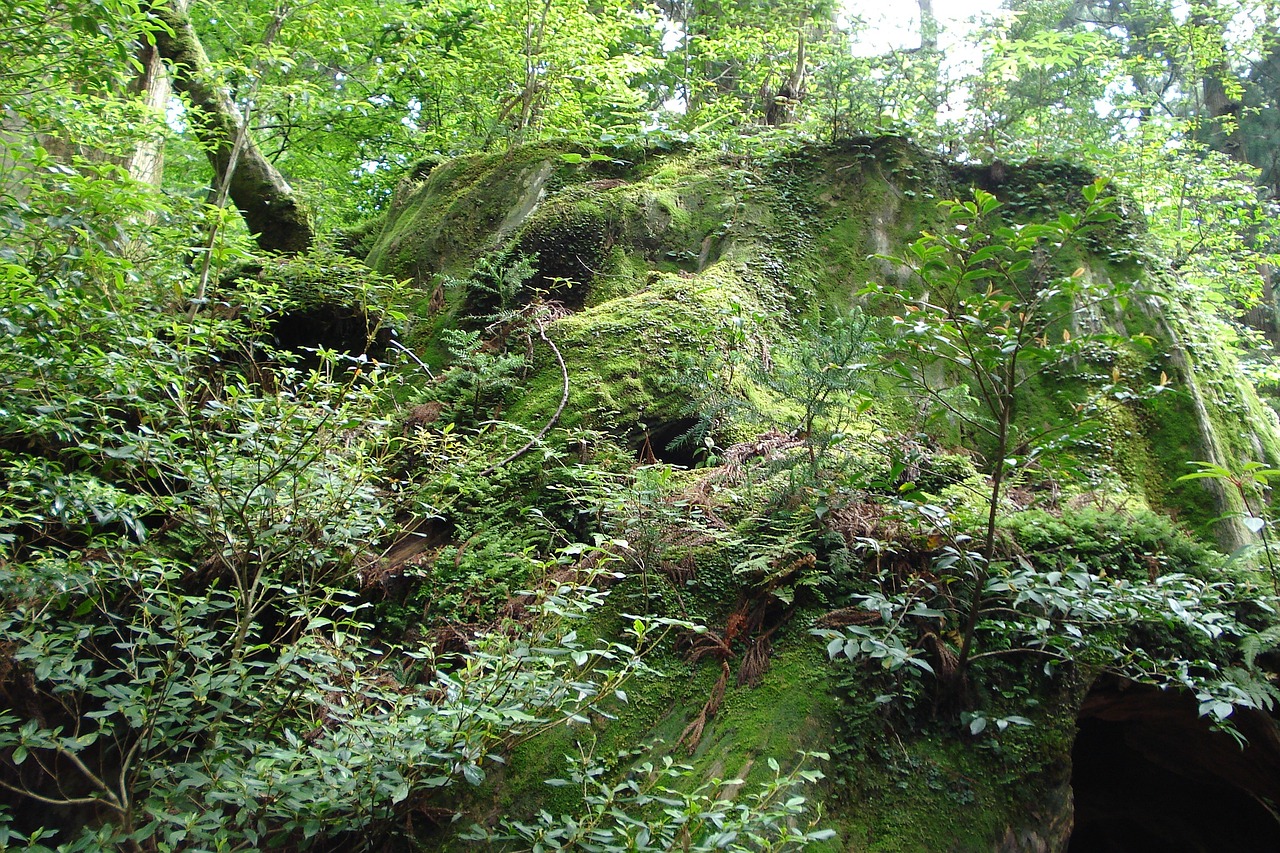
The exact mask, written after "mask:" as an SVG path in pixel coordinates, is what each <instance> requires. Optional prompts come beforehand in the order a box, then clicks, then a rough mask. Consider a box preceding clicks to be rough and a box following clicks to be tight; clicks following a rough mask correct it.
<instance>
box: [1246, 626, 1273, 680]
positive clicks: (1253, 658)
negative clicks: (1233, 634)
mask: <svg viewBox="0 0 1280 853" xmlns="http://www.w3.org/2000/svg"><path fill="white" fill-rule="evenodd" d="M1276 648H1280V625H1272V626H1271V627H1270V628H1267V629H1266V630H1265V631H1259V632H1258V633H1256V634H1246V635H1245V637H1244V639H1243V640H1241V641H1240V651H1241V653H1242V654H1243V655H1244V665H1245V666H1246V667H1248V668H1249V669H1250V670H1254V669H1257V664H1256V662H1257V660H1258V655H1260V654H1264V653H1266V652H1269V651H1272V650H1274V649H1276Z"/></svg>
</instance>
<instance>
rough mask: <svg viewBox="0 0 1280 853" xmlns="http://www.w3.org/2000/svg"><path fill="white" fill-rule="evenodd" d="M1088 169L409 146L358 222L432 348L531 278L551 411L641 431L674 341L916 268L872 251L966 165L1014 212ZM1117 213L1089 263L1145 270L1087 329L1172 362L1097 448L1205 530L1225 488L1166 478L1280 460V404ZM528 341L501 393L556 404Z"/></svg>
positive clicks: (849, 296) (1225, 527) (817, 155)
mask: <svg viewBox="0 0 1280 853" xmlns="http://www.w3.org/2000/svg"><path fill="white" fill-rule="evenodd" d="M1092 179H1093V178H1092V176H1091V175H1089V174H1087V173H1085V172H1083V171H1082V170H1080V169H1077V168H1073V167H1070V166H1066V165H1064V164H1058V163H1029V164H1025V165H1023V166H1009V165H1007V164H997V165H996V166H994V167H974V166H968V165H959V164H949V163H945V162H942V161H940V160H938V159H936V158H934V157H932V156H930V155H927V154H925V153H924V152H922V151H919V150H918V149H915V148H914V147H912V146H911V145H909V144H907V143H906V142H904V141H902V140H900V139H897V138H892V137H887V138H876V139H863V140H855V141H850V142H848V143H845V144H843V145H840V146H836V147H828V148H816V147H815V148H807V149H800V150H795V151H789V152H787V153H785V154H782V155H779V156H777V157H776V158H773V159H769V158H764V159H762V160H761V161H757V162H752V163H747V162H737V161H729V160H719V159H717V158H715V157H710V156H705V155H702V156H691V155H669V156H665V157H657V158H652V159H649V160H646V161H644V162H639V163H633V162H623V161H618V160H612V159H606V160H592V159H588V158H584V157H583V156H582V155H578V154H573V153H570V154H565V153H562V152H557V151H554V150H548V149H521V150H517V151H516V152H513V153H512V154H510V155H493V156H476V157H468V158H461V159H458V160H453V161H448V162H445V163H442V164H440V165H438V166H435V167H434V168H432V167H431V166H430V165H429V164H428V165H424V166H421V167H419V168H418V169H417V170H415V171H414V172H413V173H412V174H411V175H410V176H409V177H407V178H406V179H405V180H404V181H403V183H402V184H401V186H400V188H399V190H398V191H397V193H396V197H395V200H394V202H393V204H392V207H391V210H390V212H389V214H388V215H387V217H386V218H385V220H384V221H382V222H380V223H378V226H377V227H376V228H375V229H374V230H373V232H372V233H371V234H370V235H369V236H368V237H367V238H366V239H368V240H370V241H371V243H372V249H371V251H370V252H369V255H368V262H369V263H370V265H372V266H374V267H375V268H377V269H379V270H381V271H384V272H389V273H392V274H395V275H397V276H399V277H402V278H412V279H414V280H415V281H416V282H418V283H419V285H420V286H421V288H422V292H423V294H424V295H427V296H433V297H434V299H433V300H424V303H423V305H422V307H423V308H424V309H425V310H424V314H425V316H424V317H423V318H422V320H423V330H422V335H421V337H422V341H423V342H424V343H425V345H426V347H427V348H428V351H431V348H432V347H433V346H434V343H433V342H434V340H435V336H434V332H435V331H436V330H438V329H440V328H444V327H447V326H448V325H450V324H454V323H457V322H458V321H459V320H460V319H461V318H462V317H464V316H466V315H468V314H477V313H482V312H484V311H486V310H494V309H496V308H498V307H499V306H498V301H499V299H500V298H501V299H505V307H509V308H510V307H514V306H517V305H520V304H526V303H527V302H528V301H529V300H531V299H533V298H541V299H547V300H553V301H556V302H558V303H561V304H563V305H564V306H566V307H567V308H568V309H569V311H570V313H569V314H568V315H567V316H563V317H560V318H559V319H556V320H555V321H554V322H552V323H550V325H549V327H548V330H549V331H548V333H549V335H550V336H551V338H552V339H553V340H555V341H558V342H560V343H561V344H562V346H561V351H562V352H563V353H564V356H565V359H566V361H567V363H568V365H569V369H570V371H569V372H570V375H571V377H572V382H571V388H570V405H569V406H568V407H567V410H566V412H565V414H564V416H563V421H562V422H563V423H565V424H577V423H581V424H585V425H590V426H599V427H604V428H606V429H609V430H612V431H614V432H615V433H616V434H618V435H619V436H622V437H625V438H628V439H630V440H632V441H635V440H636V439H637V437H638V435H639V433H638V432H637V429H638V427H637V425H638V424H640V423H644V424H645V425H646V429H648V430H649V431H650V432H655V431H656V432H662V430H663V428H664V426H665V425H669V424H672V423H676V422H681V421H682V419H685V418H687V416H688V414H689V413H688V411H687V408H688V405H687V404H688V394H689V389H688V388H687V387H684V386H682V385H681V384H680V383H679V382H678V381H677V373H678V362H679V361H680V356H682V355H688V354H689V352H690V351H692V350H695V349H700V348H705V347H707V346H716V347H719V348H721V349H724V348H726V347H729V346H731V345H732V344H731V343H730V342H728V340H727V339H728V338H729V337H731V336H733V335H739V336H742V337H744V338H745V339H746V340H748V341H750V343H751V345H752V346H754V347H756V348H757V349H759V350H760V351H761V352H764V351H766V350H768V349H769V348H770V347H777V346H779V345H780V344H781V343H783V342H785V341H786V340H788V339H790V338H792V337H794V336H795V333H796V326H797V323H798V322H799V321H800V320H801V319H802V318H804V317H811V316H815V315H819V314H821V313H822V312H824V311H831V310H847V309H848V308H850V307H851V306H857V305H863V304H865V303H866V297H865V296H861V295H859V294H860V292H861V291H862V290H863V289H864V287H865V286H866V284H867V283H868V282H874V281H885V280H888V281H893V280H895V279H902V280H903V281H904V283H905V282H906V280H907V278H908V271H907V270H905V269H901V268H894V266H893V264H891V263H890V262H888V261H886V260H883V259H881V258H880V257H878V256H888V255H904V254H907V247H908V245H909V244H910V243H911V242H912V241H913V240H915V239H916V238H917V237H918V236H919V233H920V232H921V231H922V230H927V229H929V228H932V227H936V226H937V225H938V224H939V214H938V212H937V208H936V205H937V202H938V201H939V200H942V199H949V198H961V199H964V198H968V197H969V195H970V193H971V192H972V189H973V188H974V187H980V188H983V189H985V190H988V191H990V192H992V193H994V195H995V196H996V198H998V199H1000V201H1001V202H1003V204H1004V205H1005V210H1006V211H1007V213H1008V215H1009V216H1010V218H1013V219H1019V220H1023V221H1027V220H1032V219H1037V218H1039V219H1044V218H1052V217H1056V216H1057V215H1058V213H1059V212H1060V211H1063V210H1070V209H1072V208H1075V207H1079V205H1080V204H1081V200H1080V190H1081V188H1082V187H1083V186H1085V185H1087V184H1089V183H1090V182H1091V181H1092ZM1121 213H1122V218H1121V221H1119V222H1116V223H1112V224H1111V225H1110V226H1109V227H1108V231H1107V233H1106V234H1105V235H1095V236H1092V237H1091V238H1090V239H1091V241H1092V246H1091V247H1089V248H1090V253H1089V254H1088V256H1087V258H1086V260H1087V267H1088V273H1089V275H1090V276H1092V277H1094V278H1097V279H1100V280H1102V281H1108V280H1115V281H1124V282H1125V283H1130V282H1139V283H1140V286H1139V287H1137V288H1136V289H1134V293H1135V295H1134V296H1133V297H1132V298H1131V299H1130V300H1129V301H1128V302H1127V303H1126V304H1125V305H1124V307H1123V308H1121V307H1119V306H1118V305H1110V306H1106V307H1105V308H1104V309H1103V310H1101V311H1098V310H1096V309H1095V311H1094V313H1095V314H1096V316H1094V317H1092V318H1090V319H1091V321H1092V322H1094V323H1096V324H1097V325H1099V326H1101V327H1105V328H1102V329H1095V330H1094V331H1105V332H1108V333H1115V334H1118V335H1121V336H1124V337H1125V338H1127V341H1125V342H1124V343H1123V344H1119V345H1117V346H1119V347H1120V348H1121V349H1122V350H1124V351H1123V352H1122V353H1120V354H1118V355H1117V354H1113V358H1116V359H1119V360H1120V361H1122V362H1123V363H1124V367H1125V373H1126V374H1127V375H1126V376H1125V377H1124V378H1125V380H1126V381H1127V382H1129V383H1130V384H1132V385H1134V386H1135V387H1137V386H1143V387H1145V386H1149V385H1152V384H1154V381H1153V380H1155V377H1157V376H1158V375H1159V374H1160V373H1164V374H1165V376H1166V377H1167V378H1168V380H1169V382H1168V386H1169V388H1170V389H1171V391H1172V393H1166V394H1161V395H1156V396H1153V397H1148V398H1147V399H1143V400H1134V401H1132V402H1130V403H1128V404H1127V405H1126V407H1125V411H1124V412H1123V413H1122V414H1121V415H1119V416H1118V417H1117V420H1118V421H1119V422H1121V423H1116V424H1111V425H1109V427H1111V428H1113V429H1117V430H1120V431H1121V432H1123V435H1115V436H1108V443H1109V444H1111V447H1112V451H1113V452H1112V453H1111V454H1110V455H1109V457H1107V458H1105V460H1104V461H1105V463H1106V464H1110V465H1111V466H1113V467H1114V469H1115V471H1116V472H1117V473H1118V474H1119V476H1120V477H1121V478H1122V479H1123V481H1124V482H1125V483H1126V484H1127V486H1128V487H1129V488H1130V489H1132V490H1133V491H1134V492H1135V493H1137V494H1139V495H1142V496H1143V497H1144V498H1145V499H1146V500H1148V501H1149V502H1150V503H1151V505H1152V506H1153V507H1154V508H1156V509H1159V510H1161V511H1164V512H1166V513H1168V514H1171V515H1173V516H1174V517H1175V518H1177V519H1178V520H1180V521H1181V522H1183V523H1184V524H1188V525H1190V526H1192V527H1194V528H1196V529H1198V530H1200V531H1201V532H1207V531H1208V530H1209V529H1210V528H1209V525H1210V520H1211V519H1216V518H1218V517H1220V516H1221V515H1223V514H1224V512H1231V511H1233V510H1236V509H1238V507H1237V506H1235V505H1234V504H1232V502H1231V500H1232V498H1231V496H1230V495H1226V494H1224V493H1221V492H1220V491H1219V490H1216V489H1215V487H1213V486H1212V485H1211V486H1209V487H1206V486H1205V485H1204V484H1202V483H1199V484H1197V483H1181V484H1178V483H1175V481H1176V480H1177V478H1178V477H1179V476H1181V475H1182V474H1185V473H1186V472H1187V470H1188V469H1187V468H1186V467H1185V463H1186V462H1188V461H1190V460H1196V459H1203V460H1207V461H1213V462H1217V463H1219V464H1223V465H1225V466H1227V467H1230V465H1231V464H1232V463H1233V462H1238V461H1239V460H1246V459H1256V460H1259V461H1264V462H1268V463H1272V462H1276V461H1278V460H1280V438H1278V432H1277V424H1276V419H1275V417H1274V416H1273V415H1272V414H1271V412H1270V411H1269V410H1268V409H1267V407H1266V406H1264V405H1262V404H1261V403H1260V401H1259V399H1258V397H1257V395H1256V393H1255V392H1254V391H1253V390H1252V387H1251V386H1250V385H1249V383H1248V382H1247V381H1244V380H1243V379H1242V377H1241V375H1240V371H1239V370H1238V369H1237V367H1236V365H1235V363H1234V360H1233V358H1232V356H1231V354H1230V353H1229V352H1227V351H1225V349H1224V348H1222V347H1220V346H1217V345H1216V344H1215V342H1214V340H1213V339H1212V334H1213V329H1212V327H1211V326H1209V327H1207V326H1206V325H1205V324H1204V323H1203V322H1193V320H1192V316H1191V315H1192V314H1193V313H1194V312H1195V310H1196V309H1195V308H1194V304H1193V303H1192V302H1191V301H1190V299H1189V296H1190V295H1189V294H1186V293H1185V292H1183V291H1182V290H1181V289H1180V285H1179V282H1178V281H1177V279H1176V278H1175V277H1173V276H1172V275H1171V274H1169V273H1167V272H1166V271H1164V270H1162V269H1161V264H1160V261H1159V259H1158V258H1153V257H1150V256H1149V255H1148V254H1147V253H1146V250H1145V248H1144V244H1143V238H1142V235H1141V223H1140V222H1138V221H1136V220H1134V219H1132V218H1131V217H1130V216H1129V215H1128V214H1127V213H1126V212H1125V211H1124V210H1123V205H1121ZM1104 243H1105V245H1104ZM520 257H528V258H536V261H534V264H533V269H532V271H531V274H530V275H529V276H528V278H527V280H525V281H524V282H523V284H520V285H518V286H515V287H514V289H513V291H512V292H511V293H510V294H508V295H507V296H505V297H497V296H495V295H494V294H493V293H492V292H482V290H481V288H482V287H484V286H485V285H486V283H485V282H484V281H482V280H479V279H483V276H480V277H479V278H476V277H473V273H474V270H475V268H476V265H477V264H478V263H484V264H485V265H486V267H487V268H490V272H491V273H492V268H500V267H502V266H504V265H507V264H511V263H513V262H514V261H515V259H517V258H520ZM450 279H451V280H452V282H453V283H454V284H455V286H452V287H450V286H446V283H447V282H449V280H450ZM871 310H874V309H871ZM1085 322H1088V320H1086V321H1085ZM436 354H437V355H439V353H436ZM537 358H538V360H539V363H538V367H539V370H540V372H541V373H545V374H548V375H547V376H537V377H535V378H534V379H533V380H532V381H531V382H530V383H529V387H528V389H527V390H526V392H525V394H524V396H523V397H522V398H521V399H519V400H517V401H515V407H516V412H517V413H518V414H519V415H520V416H521V417H525V416H528V417H530V418H534V419H536V416H537V413H539V412H549V411H550V410H551V409H552V408H554V402H555V398H556V396H557V394H558V391H559V385H560V383H559V378H558V377H556V376H550V374H551V373H554V372H555V371H554V370H553V369H552V368H553V367H554V365H553V364H551V363H550V359H548V358H547V357H546V354H545V353H542V354H538V356H537ZM663 434H664V435H666V433H663ZM1112 439H1114V440H1112ZM1215 533H1216V536H1217V537H1218V539H1219V540H1220V541H1221V542H1222V543H1223V544H1224V546H1236V547H1238V546H1239V545H1240V544H1243V543H1244V542H1245V541H1247V539H1248V533H1247V531H1245V530H1243V528H1242V527H1240V526H1239V525H1238V524H1236V523H1235V522H1233V521H1232V520H1231V519H1228V520H1226V521H1221V522H1218V526H1217V527H1216V528H1215Z"/></svg>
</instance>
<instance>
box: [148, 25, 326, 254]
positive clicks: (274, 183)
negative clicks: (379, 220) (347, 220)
mask: <svg viewBox="0 0 1280 853" xmlns="http://www.w3.org/2000/svg"><path fill="white" fill-rule="evenodd" d="M187 3H188V0H168V1H167V2H156V3H154V4H153V5H152V7H151V11H152V13H153V14H154V15H155V16H156V18H157V19H158V20H159V21H161V22H162V23H163V24H165V25H166V26H167V27H168V28H169V29H171V30H172V31H173V32H172V33H169V32H166V31H165V28H164V27H157V28H156V31H155V39H156V49H157V50H158V51H159V53H160V56H162V57H163V58H164V59H165V61H166V62H168V63H169V66H170V72H171V74H172V79H173V85H174V88H175V89H177V91H179V92H181V93H182V94H184V95H186V96H187V100H188V102H189V103H190V105H191V107H192V109H193V110H194V111H195V112H196V113H197V114H198V115H197V116H196V119H195V120H194V121H193V122H192V127H193V129H194V130H195V132H196V136H197V138H199V140H200V142H201V143H203V145H204V147H205V151H206V153H207V154H208V157H209V163H210V165H212V166H213V174H214V185H215V187H220V186H221V185H222V183H223V182H225V183H226V189H227V194H228V196H229V197H230V198H231V200H232V201H233V202H234V203H235V205H236V207H237V208H239V210H240V213H241V215H243V216H244V221H245V224H246V225H248V226H249V230H250V231H251V232H253V233H254V234H255V235H256V239H257V241H258V246H259V247H260V248H261V249H262V250H263V251H266V252H277V253H280V254H290V255H291V254H297V253H298V252H303V251H306V250H307V249H308V248H310V246H311V243H312V240H313V234H312V231H311V222H310V220H309V219H308V217H307V215H306V213H305V212H304V211H303V210H302V208H301V207H300V206H299V204H298V201H297V198H296V197H295V196H294V194H293V189H292V188H291V187H290V186H289V184H288V182H287V181H285V179H284V176H283V175H281V174H280V172H279V171H278V170H277V169H276V167H275V166H273V165H272V164H271V162H270V161H269V160H267V158H266V157H264V156H263V154H262V152H261V151H260V150H259V149H258V147H257V145H255V144H254V142H253V140H252V139H251V138H250V137H249V129H248V127H246V125H245V119H244V116H243V115H242V114H241V112H240V109H239V107H237V106H236V104H235V102H234V101H233V100H232V99H231V96H230V95H229V94H228V93H227V92H226V91H225V90H223V89H222V87H220V86H219V85H218V84H217V82H216V81H215V80H214V77H213V74H212V68H211V65H210V62H209V57H208V56H207V55H206V54H205V52H204V47H203V46H202V45H201V44H200V38H199V36H198V35H197V34H196V31H195V28H194V27H193V26H192V25H191V17H190V15H189V14H188V13H187V9H188V6H187Z"/></svg>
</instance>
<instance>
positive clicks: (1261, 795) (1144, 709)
mask: <svg viewBox="0 0 1280 853" xmlns="http://www.w3.org/2000/svg"><path fill="white" fill-rule="evenodd" d="M1234 719H1235V725H1236V726H1237V728H1238V730H1239V731H1240V733H1241V734H1242V735H1244V736H1245V737H1246V738H1247V743H1246V744H1245V745H1244V746H1243V747H1242V746H1241V745H1240V744H1239V743H1237V741H1236V740H1235V739H1234V738H1233V737H1231V736H1230V735H1228V734H1226V733H1224V732H1221V731H1214V730H1213V728H1212V727H1211V725H1210V723H1209V721H1208V720H1207V719H1205V718H1203V717H1200V716H1199V715H1198V714H1197V706H1196V701H1195V699H1194V698H1192V697H1191V696H1189V695H1187V694H1185V693H1178V692H1174V691H1160V690H1156V689H1154V688H1139V687H1129V688H1128V689H1121V688H1120V687H1119V686H1117V685H1106V686H1102V687H1095V688H1094V690H1093V691H1092V692H1090V694H1089V696H1088V698H1087V699H1086V700H1085V702H1084V705H1083V706H1082V708H1081V712H1080V716H1079V719H1078V721H1077V735H1076V740H1075V745H1074V747H1073V748H1072V776H1071V787H1072V790H1073V794H1074V800H1075V828H1074V830H1073V832H1072V835H1071V842H1070V845H1069V846H1068V848H1067V849H1068V850H1069V851H1071V853H1119V852H1120V851H1124V853H1146V851H1151V853H1156V851H1160V853H1222V851H1233V853H1277V851H1280V812H1278V811H1277V810H1276V804H1278V803H1280V735H1278V734H1277V727H1276V724H1275V722H1274V721H1273V720H1272V719H1271V718H1270V716H1268V715H1266V714H1262V713H1259V712H1250V711H1245V710H1239V711H1237V712H1236V714H1235V715H1234Z"/></svg>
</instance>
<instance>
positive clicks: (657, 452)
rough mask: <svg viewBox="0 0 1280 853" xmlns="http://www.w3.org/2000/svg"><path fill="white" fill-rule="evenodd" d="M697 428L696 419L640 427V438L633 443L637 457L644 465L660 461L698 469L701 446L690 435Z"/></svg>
mask: <svg viewBox="0 0 1280 853" xmlns="http://www.w3.org/2000/svg"><path fill="white" fill-rule="evenodd" d="M697 426H698V419H697V418H677V419H675V420H673V421H666V422H664V423H660V424H651V425H649V426H647V427H638V428H637V429H636V433H635V434H636V436H637V438H636V439H635V440H634V442H633V444H634V446H635V448H636V458H637V459H639V461H640V462H641V463H643V464H653V463H657V462H661V463H663V464H666V465H679V466H681V467H684V468H694V467H696V466H697V464H698V461H699V459H698V452H699V451H700V450H702V444H701V443H699V442H697V441H694V440H693V438H692V436H690V434H689V433H690V432H691V431H692V430H693V429H694V428H695V427H697Z"/></svg>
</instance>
